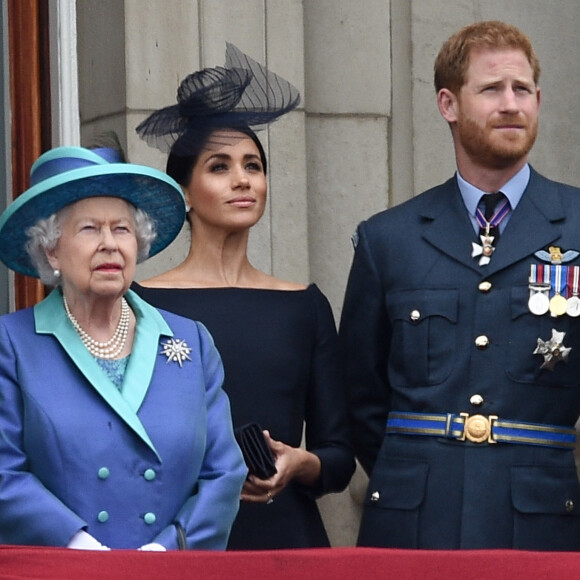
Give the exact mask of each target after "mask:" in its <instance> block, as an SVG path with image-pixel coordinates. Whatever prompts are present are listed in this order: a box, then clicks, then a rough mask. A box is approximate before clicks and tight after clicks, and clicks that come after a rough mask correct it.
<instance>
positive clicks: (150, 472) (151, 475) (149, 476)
mask: <svg viewBox="0 0 580 580" xmlns="http://www.w3.org/2000/svg"><path fill="white" fill-rule="evenodd" d="M143 477H144V478H145V479H146V480H147V481H153V480H154V479H155V478H156V477H157V473H156V472H155V470H154V469H146V470H145V473H144V474H143Z"/></svg>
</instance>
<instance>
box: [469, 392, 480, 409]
mask: <svg viewBox="0 0 580 580" xmlns="http://www.w3.org/2000/svg"><path fill="white" fill-rule="evenodd" d="M469 402H470V403H471V404H472V405H473V406H474V407H481V405H483V397H482V396H481V395H477V394H475V395H471V397H469Z"/></svg>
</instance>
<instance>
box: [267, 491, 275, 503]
mask: <svg viewBox="0 0 580 580" xmlns="http://www.w3.org/2000/svg"><path fill="white" fill-rule="evenodd" d="M266 497H267V498H268V499H267V500H266V503H267V504H270V503H272V502H273V501H274V498H273V497H272V492H271V491H267V492H266Z"/></svg>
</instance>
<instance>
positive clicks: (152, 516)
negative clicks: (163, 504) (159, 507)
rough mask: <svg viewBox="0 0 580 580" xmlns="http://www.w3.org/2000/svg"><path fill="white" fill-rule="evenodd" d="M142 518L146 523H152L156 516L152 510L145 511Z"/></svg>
mask: <svg viewBox="0 0 580 580" xmlns="http://www.w3.org/2000/svg"><path fill="white" fill-rule="evenodd" d="M143 519H144V520H145V523H146V524H149V525H151V524H154V523H155V521H156V520H157V518H156V517H155V514H154V513H153V512H147V513H146V514H145V515H144V516H143Z"/></svg>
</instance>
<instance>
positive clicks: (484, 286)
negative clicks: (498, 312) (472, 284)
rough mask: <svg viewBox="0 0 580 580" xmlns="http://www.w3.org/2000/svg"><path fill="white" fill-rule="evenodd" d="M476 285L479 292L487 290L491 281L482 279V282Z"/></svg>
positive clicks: (489, 288)
mask: <svg viewBox="0 0 580 580" xmlns="http://www.w3.org/2000/svg"><path fill="white" fill-rule="evenodd" d="M477 287H478V288H479V291H480V292H489V291H490V290H491V282H488V281H487V280H484V281H483V282H480V283H479V285H478V286H477Z"/></svg>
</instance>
